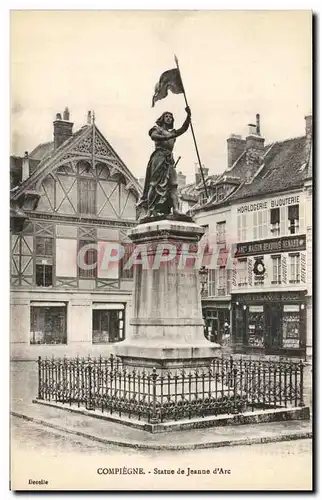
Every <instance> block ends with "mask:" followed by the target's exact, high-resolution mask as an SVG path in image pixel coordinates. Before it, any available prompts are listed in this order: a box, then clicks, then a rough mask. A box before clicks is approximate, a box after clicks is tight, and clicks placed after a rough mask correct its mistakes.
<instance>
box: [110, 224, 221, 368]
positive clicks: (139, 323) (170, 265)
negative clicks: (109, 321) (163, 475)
mask: <svg viewBox="0 0 322 500" xmlns="http://www.w3.org/2000/svg"><path fill="white" fill-rule="evenodd" d="M203 232H204V230H203V229H202V228H201V227H200V226H198V225H197V224H195V223H194V222H193V221H192V220H191V221H189V220H185V221H178V220H175V219H174V218H171V216H170V217H168V218H167V219H163V220H154V221H153V220H152V221H148V222H145V223H142V224H139V225H138V226H137V227H135V228H134V229H132V230H131V231H130V233H129V237H130V238H131V240H132V241H133V242H134V243H135V245H136V250H135V253H134V255H137V261H140V262H141V263H137V264H135V265H134V291H133V308H132V318H131V320H130V324H131V326H132V332H131V334H130V336H129V337H128V338H127V339H126V340H125V341H124V342H121V343H119V344H118V345H117V346H115V349H114V352H115V354H116V355H117V356H119V357H121V358H122V361H123V363H125V364H127V365H132V366H145V367H156V368H179V367H182V366H187V367H188V366H191V367H193V366H198V365H202V364H204V363H205V362H206V361H207V360H209V359H211V358H212V357H214V355H215V354H218V349H220V346H219V345H218V344H214V343H212V342H209V341H208V340H207V339H206V338H205V337H204V321H203V317H202V308H201V297H200V283H199V269H198V266H196V265H195V258H194V257H193V255H196V253H197V244H198V241H199V240H200V238H201V236H202V234H203ZM189 257H190V258H189Z"/></svg>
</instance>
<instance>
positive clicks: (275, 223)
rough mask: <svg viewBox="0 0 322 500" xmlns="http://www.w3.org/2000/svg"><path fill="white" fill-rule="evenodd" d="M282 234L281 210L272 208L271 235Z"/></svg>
mask: <svg viewBox="0 0 322 500" xmlns="http://www.w3.org/2000/svg"><path fill="white" fill-rule="evenodd" d="M280 232H281V228H280V209H279V208H272V209H271V233H272V234H273V235H274V236H279V235H280Z"/></svg>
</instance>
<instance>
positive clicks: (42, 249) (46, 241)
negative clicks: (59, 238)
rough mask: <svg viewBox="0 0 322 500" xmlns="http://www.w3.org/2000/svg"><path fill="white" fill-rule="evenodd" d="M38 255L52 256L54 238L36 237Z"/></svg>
mask: <svg viewBox="0 0 322 500" xmlns="http://www.w3.org/2000/svg"><path fill="white" fill-rule="evenodd" d="M36 255H37V257H52V255H53V238H44V237H36Z"/></svg>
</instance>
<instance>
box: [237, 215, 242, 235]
mask: <svg viewBox="0 0 322 500" xmlns="http://www.w3.org/2000/svg"><path fill="white" fill-rule="evenodd" d="M241 218H242V215H237V241H241Z"/></svg>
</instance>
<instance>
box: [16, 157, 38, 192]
mask: <svg viewBox="0 0 322 500" xmlns="http://www.w3.org/2000/svg"><path fill="white" fill-rule="evenodd" d="M22 160H23V157H22V156H10V178H11V188H13V187H15V186H17V185H18V184H20V183H21V180H22ZM39 163H40V161H39V160H34V159H30V158H29V172H30V174H32V172H33V171H34V170H36V168H37V166H38V165H39Z"/></svg>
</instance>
